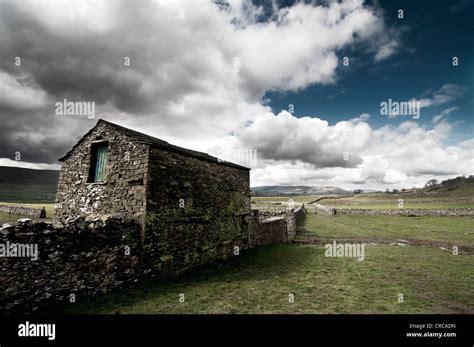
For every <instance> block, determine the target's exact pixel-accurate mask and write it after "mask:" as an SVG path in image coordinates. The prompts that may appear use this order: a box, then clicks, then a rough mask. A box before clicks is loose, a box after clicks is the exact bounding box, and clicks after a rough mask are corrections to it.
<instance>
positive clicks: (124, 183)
mask: <svg viewBox="0 0 474 347" xmlns="http://www.w3.org/2000/svg"><path fill="white" fill-rule="evenodd" d="M95 141H108V143H109V147H108V161H107V181H106V182H105V183H89V182H88V179H89V169H90V161H91V144H92V143H94V142H95ZM147 151H148V146H147V145H145V144H142V143H138V142H136V141H133V139H132V138H130V137H128V136H125V135H123V134H122V133H121V132H119V131H117V130H116V129H114V128H113V127H110V126H107V125H106V124H99V125H98V126H97V127H96V128H94V129H93V130H92V132H91V133H89V134H88V135H87V136H86V137H85V138H84V139H83V140H82V142H80V143H79V144H78V145H77V146H76V147H75V148H74V149H73V150H72V152H71V154H70V156H69V157H68V158H67V159H66V160H65V162H64V163H63V165H62V167H61V171H60V174H59V183H58V191H57V195H56V218H57V219H58V220H60V221H62V222H65V221H66V220H67V219H68V218H70V219H74V218H76V217H78V216H88V217H89V218H96V217H100V216H104V215H108V214H114V215H119V214H123V215H126V216H127V217H134V218H136V220H137V221H139V222H140V223H141V224H143V221H144V216H145V208H146V205H145V204H146V199H145V192H146V188H145V184H146V181H147V175H148V155H147Z"/></svg>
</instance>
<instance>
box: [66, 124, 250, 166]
mask: <svg viewBox="0 0 474 347" xmlns="http://www.w3.org/2000/svg"><path fill="white" fill-rule="evenodd" d="M100 124H106V125H108V126H110V127H112V128H114V129H116V130H117V131H119V132H120V133H122V134H124V135H126V136H128V137H131V138H132V139H134V140H135V141H137V142H140V143H144V144H147V145H150V146H153V147H156V148H160V149H164V150H167V151H170V152H175V153H180V154H183V155H187V156H190V157H194V158H197V159H201V160H205V161H209V162H212V163H217V164H220V165H225V166H232V167H235V168H238V169H243V170H250V169H249V168H247V167H245V166H241V165H238V164H234V163H231V162H228V161H222V160H218V159H217V158H216V157H213V156H211V155H209V154H207V153H203V152H198V151H193V150H191V149H187V148H183V147H178V146H175V145H172V144H170V143H168V142H166V141H163V140H160V139H159V138H156V137H153V136H150V135H147V134H144V133H141V132H138V131H135V130H132V129H129V128H125V127H123V126H121V125H118V124H115V123H111V122H108V121H106V120H103V119H99V121H98V122H97V124H96V125H95V126H94V127H93V128H92V129H91V130H89V131H88V132H87V133H86V134H85V135H84V136H83V137H82V138H81V139H80V140H79V141H78V142H77V143H76V144H75V145H74V146H73V147H72V148H71V150H70V151H69V152H67V153H66V155H64V156H63V157H62V158H59V159H58V160H59V161H64V160H66V159H67V158H68V157H69V156H70V155H71V153H72V152H73V151H74V149H75V148H76V147H77V146H78V145H79V144H81V143H82V141H84V139H85V138H86V137H87V136H88V135H89V134H90V133H92V131H93V130H94V129H95V128H96V127H97V126H99V125H100Z"/></svg>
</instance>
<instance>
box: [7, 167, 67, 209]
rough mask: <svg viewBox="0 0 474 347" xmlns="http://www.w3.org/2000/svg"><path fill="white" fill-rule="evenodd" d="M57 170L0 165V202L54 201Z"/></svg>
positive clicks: (57, 177)
mask: <svg viewBox="0 0 474 347" xmlns="http://www.w3.org/2000/svg"><path fill="white" fill-rule="evenodd" d="M58 179H59V171H58V170H34V169H24V168H18V167H9V166H0V202H32V203H34V202H38V203H40V202H54V198H55V197H56V188H57V185H58Z"/></svg>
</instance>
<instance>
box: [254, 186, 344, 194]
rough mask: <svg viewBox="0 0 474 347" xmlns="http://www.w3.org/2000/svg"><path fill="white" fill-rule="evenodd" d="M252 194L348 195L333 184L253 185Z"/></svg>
mask: <svg viewBox="0 0 474 347" xmlns="http://www.w3.org/2000/svg"><path fill="white" fill-rule="evenodd" d="M251 189H252V195H253V196H293V195H350V194H352V193H351V192H348V191H346V190H344V189H341V188H338V187H334V186H260V187H253V188H251Z"/></svg>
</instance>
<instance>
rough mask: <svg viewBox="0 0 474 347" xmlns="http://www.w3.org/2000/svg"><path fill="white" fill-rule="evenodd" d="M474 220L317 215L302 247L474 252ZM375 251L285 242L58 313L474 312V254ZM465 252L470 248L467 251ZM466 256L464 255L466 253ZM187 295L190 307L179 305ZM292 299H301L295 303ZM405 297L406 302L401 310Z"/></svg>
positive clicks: (311, 217) (308, 225) (309, 224)
mask: <svg viewBox="0 0 474 347" xmlns="http://www.w3.org/2000/svg"><path fill="white" fill-rule="evenodd" d="M472 221H473V219H472V218H469V217H461V218H456V217H432V218H429V217H423V218H408V217H406V218H405V217H349V216H348V217H346V216H344V217H330V216H321V215H317V216H315V215H308V216H307V218H306V220H305V222H304V224H303V225H302V226H301V228H300V229H301V230H300V232H301V234H300V235H299V236H298V239H299V240H300V241H301V240H302V241H304V240H310V239H313V238H315V237H317V238H318V240H319V241H324V240H326V241H329V240H331V241H332V240H350V241H351V242H352V241H354V242H356V241H359V242H365V240H367V239H371V240H374V241H377V240H387V239H393V240H395V241H396V239H398V238H403V239H413V238H415V239H419V240H427V241H428V240H429V241H431V242H433V241H434V242H445V243H455V244H458V245H460V246H462V247H472V246H473V245H474V234H473V229H472V225H473V223H472ZM428 246H429V244H427V245H410V246H405V247H402V246H397V245H389V244H382V243H375V244H373V245H372V244H369V245H368V246H367V247H366V252H365V259H364V260H363V261H357V260H356V259H354V258H328V257H325V256H324V248H323V245H321V244H318V243H317V244H308V245H306V244H299V243H293V244H279V245H273V246H267V247H261V248H258V249H255V250H251V251H248V252H244V253H243V254H242V255H241V256H239V257H236V258H233V259H230V260H228V261H226V262H223V263H220V264H214V265H211V266H207V267H204V268H200V269H197V270H196V271H194V272H192V273H189V274H187V275H183V276H181V277H179V278H176V279H175V280H173V281H172V282H168V283H161V282H159V281H152V282H148V283H144V284H141V285H138V286H135V287H132V288H128V289H125V290H120V291H115V292H113V293H110V294H106V295H102V296H100V297H97V298H84V300H81V298H79V301H78V302H77V303H75V304H67V305H62V306H59V307H55V308H51V309H50V310H49V311H48V312H51V313H58V312H59V313H62V312H65V313H172V314H173V313H474V291H473V290H472V288H473V287H474V272H473V271H472V266H473V260H474V259H473V257H474V256H473V255H472V253H471V254H467V253H463V252H462V251H461V252H460V254H459V255H453V254H452V252H451V251H449V250H443V249H440V248H439V247H438V246H433V245H431V246H429V247H428ZM460 248H461V247H460ZM461 249H462V248H461ZM180 293H183V294H184V295H185V302H184V303H180V302H179V301H178V298H179V295H180ZM289 294H293V295H294V296H295V302H294V303H290V302H289V300H288V297H289ZM399 294H403V298H404V302H403V303H399V302H398V295H399Z"/></svg>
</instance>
